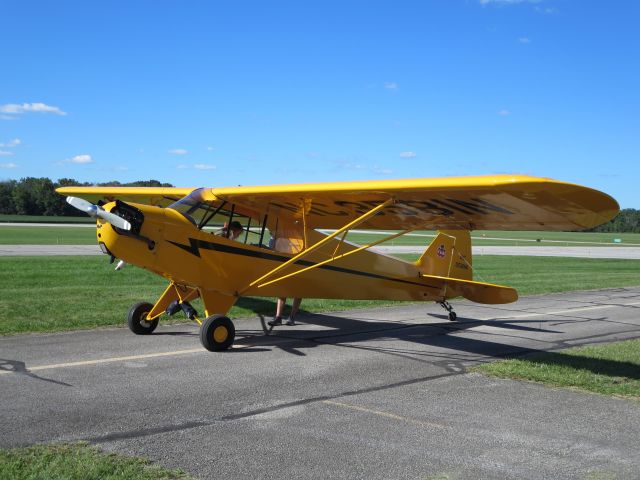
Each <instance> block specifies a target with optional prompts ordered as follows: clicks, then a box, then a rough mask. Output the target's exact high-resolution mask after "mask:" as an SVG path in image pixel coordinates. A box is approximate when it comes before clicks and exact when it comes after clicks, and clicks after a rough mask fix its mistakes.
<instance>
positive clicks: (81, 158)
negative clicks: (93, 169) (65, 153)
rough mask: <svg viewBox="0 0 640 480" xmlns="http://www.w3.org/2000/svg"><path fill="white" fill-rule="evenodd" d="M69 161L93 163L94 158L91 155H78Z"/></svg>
mask: <svg viewBox="0 0 640 480" xmlns="http://www.w3.org/2000/svg"><path fill="white" fill-rule="evenodd" d="M69 161H70V162H71V163H79V164H84V163H92V162H93V159H92V158H91V155H86V154H85V155H76V156H75V157H73V158H70V159H69Z"/></svg>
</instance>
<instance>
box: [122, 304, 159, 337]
mask: <svg viewBox="0 0 640 480" xmlns="http://www.w3.org/2000/svg"><path fill="white" fill-rule="evenodd" d="M152 308H153V305H151V304H150V303H147V302H140V303H136V304H135V305H134V306H132V307H131V308H130V309H129V314H128V315H127V325H129V330H131V331H132V332H133V333H135V334H136V335H149V334H150V333H151V332H153V331H154V330H155V329H156V327H157V326H158V319H157V318H156V319H155V320H147V314H148V313H149V312H150V311H151V309H152Z"/></svg>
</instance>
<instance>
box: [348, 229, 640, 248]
mask: <svg viewBox="0 0 640 480" xmlns="http://www.w3.org/2000/svg"><path fill="white" fill-rule="evenodd" d="M434 236H435V232H431V231H420V232H413V233H411V234H408V235H405V236H403V237H400V238H397V239H395V240H392V241H390V242H388V243H384V244H383V245H427V244H428V243H429V242H430V241H431V240H432V239H433V237H434ZM347 238H348V240H350V241H352V242H355V243H359V244H364V243H365V242H373V241H375V240H378V239H381V238H383V235H379V234H376V233H360V232H357V231H356V232H353V233H351V234H349V235H348V236H347ZM471 238H472V243H473V245H478V246H488V245H502V246H518V245H521V246H528V247H532V246H541V245H546V246H580V245H585V246H598V245H600V246H611V245H620V246H625V245H628V246H629V245H633V246H640V233H597V232H507V231H498V230H475V231H473V232H471ZM616 239H618V240H621V243H617V242H614V240H616Z"/></svg>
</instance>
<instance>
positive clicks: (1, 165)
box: [0, 162, 18, 168]
mask: <svg viewBox="0 0 640 480" xmlns="http://www.w3.org/2000/svg"><path fill="white" fill-rule="evenodd" d="M0 168H18V165H16V164H15V163H13V162H9V163H0Z"/></svg>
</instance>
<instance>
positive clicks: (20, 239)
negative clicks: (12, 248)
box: [0, 225, 96, 245]
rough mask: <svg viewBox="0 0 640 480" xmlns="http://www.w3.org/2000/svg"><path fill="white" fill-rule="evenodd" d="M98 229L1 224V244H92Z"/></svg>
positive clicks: (94, 241)
mask: <svg viewBox="0 0 640 480" xmlns="http://www.w3.org/2000/svg"><path fill="white" fill-rule="evenodd" d="M95 243H96V229H95V228H90V227H23V226H19V227H14V226H10V227H9V226H6V225H0V245H91V244H95Z"/></svg>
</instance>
